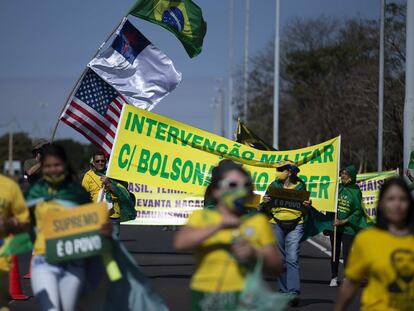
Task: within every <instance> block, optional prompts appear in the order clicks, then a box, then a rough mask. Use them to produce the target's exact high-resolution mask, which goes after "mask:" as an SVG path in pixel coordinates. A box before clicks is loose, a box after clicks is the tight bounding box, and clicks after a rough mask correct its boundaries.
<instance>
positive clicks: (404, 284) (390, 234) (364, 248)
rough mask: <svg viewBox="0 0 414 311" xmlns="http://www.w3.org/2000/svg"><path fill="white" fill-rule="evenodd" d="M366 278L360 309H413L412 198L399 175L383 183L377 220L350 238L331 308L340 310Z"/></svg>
mask: <svg viewBox="0 0 414 311" xmlns="http://www.w3.org/2000/svg"><path fill="white" fill-rule="evenodd" d="M365 278H367V280H368V283H367V285H366V287H365V288H364V290H363V293H362V299H361V310H364V311H371V310H372V311H374V310H381V311H409V310H413V308H414V201H413V199H412V198H411V196H410V191H409V189H408V187H407V185H406V183H405V182H404V181H403V180H402V179H400V178H391V179H388V180H386V181H385V182H384V184H383V186H382V188H381V191H380V195H379V200H378V207H377V222H376V224H375V226H374V227H373V228H369V229H366V230H363V231H362V232H361V233H359V234H358V235H357V237H356V239H355V241H354V244H353V247H352V250H351V253H350V256H349V260H348V265H347V266H346V269H345V280H344V282H343V284H342V286H341V288H340V291H339V296H338V300H337V303H336V306H335V311H344V310H346V308H347V306H348V305H349V303H350V302H351V300H352V298H353V297H354V296H355V294H356V292H357V290H358V288H359V285H360V283H361V282H362V281H363V280H364V279H365Z"/></svg>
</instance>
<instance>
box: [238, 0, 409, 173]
mask: <svg viewBox="0 0 414 311" xmlns="http://www.w3.org/2000/svg"><path fill="white" fill-rule="evenodd" d="M404 14H405V6H404V5H396V4H394V3H390V4H388V6H387V11H386V25H385V29H386V40H385V41H386V45H385V80H384V81H385V83H384V84H385V85H384V88H385V90H384V166H385V168H386V169H395V168H397V167H399V166H400V164H401V163H402V114H403V103H404V74H405V73H404V66H405V54H404V51H405V16H404ZM378 52H379V22H378V21H373V20H366V19H350V20H346V21H341V20H337V19H332V18H327V17H324V16H321V17H320V18H317V19H296V20H292V21H291V22H290V24H289V25H288V26H287V27H286V28H285V29H284V31H283V32H282V42H281V57H280V59H281V63H280V70H281V82H280V88H281V93H280V111H279V120H280V122H279V128H280V130H279V132H280V137H279V141H280V143H279V149H280V150H287V149H293V148H299V147H303V146H306V145H309V144H316V143H319V142H322V141H324V140H327V139H329V138H332V137H333V136H336V135H339V134H340V135H341V136H342V154H341V160H342V164H348V163H355V164H356V165H359V169H360V170H361V171H375V170H376V167H377V161H376V158H377V118H378V71H379V69H378V64H379V55H378V54H379V53H378ZM273 59H274V57H273V44H272V42H270V44H269V45H268V46H267V47H266V48H265V49H264V50H263V51H262V52H261V53H259V54H258V55H256V56H254V57H252V59H251V62H252V66H251V68H252V70H251V71H250V73H249V89H248V115H247V116H245V117H244V116H242V115H241V118H242V120H243V121H245V122H246V123H247V126H248V127H250V128H253V129H255V132H256V133H257V134H258V135H259V136H260V137H261V138H262V139H264V141H265V142H267V143H269V142H271V141H272V129H273ZM238 82H239V83H238V85H239V88H240V92H236V94H243V92H242V91H241V90H242V88H243V83H242V82H243V81H242V79H241V78H240V81H238ZM242 99H243V98H242V96H241V95H236V98H235V100H236V102H238V103H240V104H239V111H240V112H242V109H241V108H242V103H243V102H242Z"/></svg>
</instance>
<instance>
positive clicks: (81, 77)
mask: <svg viewBox="0 0 414 311" xmlns="http://www.w3.org/2000/svg"><path fill="white" fill-rule="evenodd" d="M126 20H127V17H126V16H124V18H123V19H122V20H121V21H120V22H119V23H118V24H117V25H116V27H115V28H114V29H113V30H112V31H111V33H110V34H109V35H108V36H107V37H106V39H105V40H104V41H103V42H102V44H101V45H100V46H99V48H98V50H97V51H96V52H95V53H94V54H93V56H92V57H91V59H94V58H95V57H96V56H97V55H98V54H99V53H100V52H101V50H102V48H103V47H104V46H105V44H106V42H108V40H109V39H110V38H111V37H112V35H113V34H114V33H115V32H116V31H117V30H118V29H119V28H120V27H122V26H123V25H124V23H125V22H126ZM88 69H89V68H88V66H86V67H85V68H84V69H83V71H82V74H81V75H80V77H79V78H78V80H76V83H75V86H74V87H73V88H72V89H71V91H70V93H69V95H68V96H67V97H66V101H65V104H64V105H63V107H62V110H61V111H60V113H59V117H58V119H57V122H56V124H55V127H54V128H53V132H52V136H51V138H50V142H51V143H53V140H54V139H55V135H56V132H57V129H58V126H59V123H60V117H61V116H62V114H63V113H64V111H65V109H66V107H67V105H68V102H70V100H71V99H72V97H73V95H74V93H75V92H76V90H77V89H78V87H79V85H80V83H81V81H82V79H83V77H84V76H85V74H86V72H87V71H88Z"/></svg>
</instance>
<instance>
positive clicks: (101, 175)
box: [82, 152, 136, 238]
mask: <svg viewBox="0 0 414 311" xmlns="http://www.w3.org/2000/svg"><path fill="white" fill-rule="evenodd" d="M106 164H107V161H106V157H105V155H104V154H103V153H101V152H97V153H95V154H93V156H92V159H91V169H90V170H89V171H87V172H86V173H85V175H84V176H83V179H82V186H83V187H84V188H85V190H86V191H87V192H88V193H89V195H90V198H91V200H92V202H95V203H96V202H106V203H107V204H108V209H109V218H110V220H111V223H112V226H113V234H114V236H116V237H117V238H119V234H120V229H121V221H125V220H132V219H134V218H135V216H136V212H135V208H134V205H135V204H134V203H135V199H134V198H133V196H132V195H131V194H130V192H128V190H127V188H128V183H126V182H125V183H124V182H121V181H116V180H113V179H110V178H108V177H107V176H105V174H106Z"/></svg>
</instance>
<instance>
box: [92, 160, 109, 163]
mask: <svg viewBox="0 0 414 311" xmlns="http://www.w3.org/2000/svg"><path fill="white" fill-rule="evenodd" d="M94 162H95V163H106V161H105V160H95V161H94Z"/></svg>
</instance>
